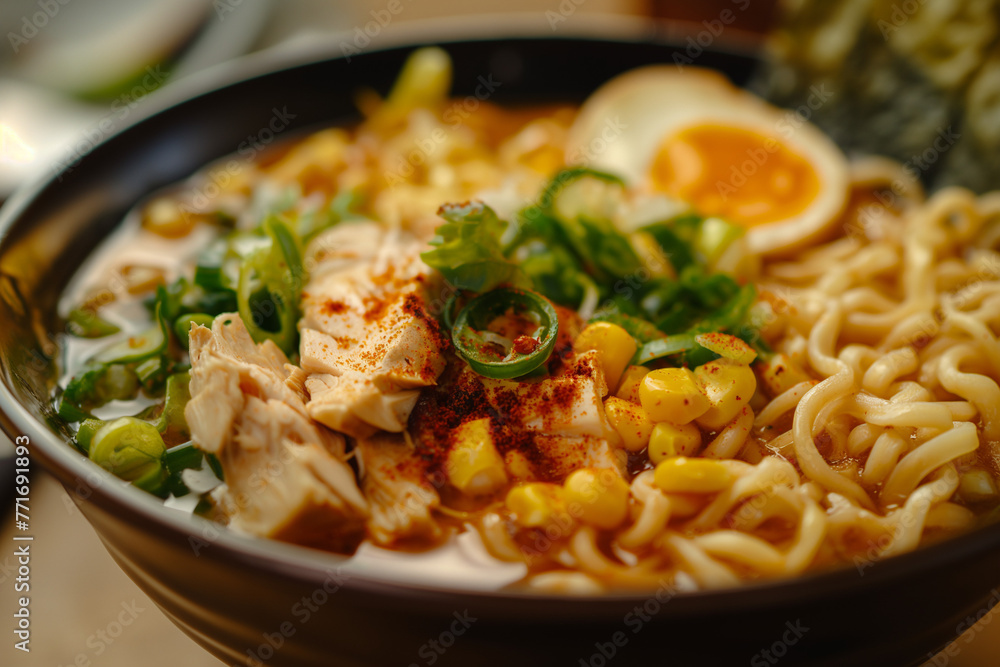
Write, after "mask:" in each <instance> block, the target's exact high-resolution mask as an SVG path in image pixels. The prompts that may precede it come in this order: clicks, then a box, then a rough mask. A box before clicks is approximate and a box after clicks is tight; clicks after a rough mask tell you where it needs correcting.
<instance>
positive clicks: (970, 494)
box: [958, 468, 997, 504]
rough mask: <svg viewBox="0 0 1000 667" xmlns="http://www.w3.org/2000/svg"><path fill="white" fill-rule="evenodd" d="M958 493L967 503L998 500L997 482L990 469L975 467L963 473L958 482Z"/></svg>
mask: <svg viewBox="0 0 1000 667" xmlns="http://www.w3.org/2000/svg"><path fill="white" fill-rule="evenodd" d="M958 495H959V496H961V498H962V500H964V501H965V502H967V503H973V504H974V503H981V502H983V501H987V500H996V497H997V484H996V481H995V480H994V479H993V475H991V474H990V472H989V471H988V470H984V469H982V468H973V469H971V470H968V471H966V472H964V473H962V476H961V477H960V478H959V482H958Z"/></svg>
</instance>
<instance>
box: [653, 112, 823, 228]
mask: <svg viewBox="0 0 1000 667" xmlns="http://www.w3.org/2000/svg"><path fill="white" fill-rule="evenodd" d="M650 176H651V177H652V182H653V186H654V187H655V188H657V189H658V190H661V191H663V192H666V193H667V194H669V195H671V196H674V197H677V198H678V199H682V200H684V201H686V202H689V203H690V204H691V205H692V206H694V208H695V210H697V211H698V212H700V213H701V214H703V215H714V216H719V217H723V218H726V219H727V220H731V221H733V222H736V223H738V224H741V225H743V226H745V227H752V226H754V225H760V224H765V223H768V222H773V221H776V220H784V219H786V218H789V217H792V216H794V215H797V214H799V213H801V212H803V211H804V210H805V209H806V208H807V207H808V206H809V204H810V203H811V202H812V201H813V199H814V198H815V197H816V195H817V193H818V192H819V185H820V183H819V176H818V175H817V174H816V170H815V169H814V168H813V166H812V165H811V164H810V163H809V162H808V161H807V160H806V159H805V158H803V157H802V156H801V155H799V154H798V153H795V152H794V151H792V150H791V149H790V148H788V146H787V145H785V144H784V143H782V142H781V140H780V139H777V138H774V137H767V136H764V135H762V134H758V133H757V132H753V131H751V130H747V129H744V128H738V127H725V126H720V125H715V126H712V125H696V126H693V127H690V128H686V129H684V130H681V131H680V132H677V133H675V134H673V135H671V136H669V137H667V138H666V139H665V140H664V141H663V143H661V144H660V147H659V150H658V151H657V153H656V157H655V158H654V160H653V165H652V167H651V172H650Z"/></svg>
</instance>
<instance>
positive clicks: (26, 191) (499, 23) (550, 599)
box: [0, 14, 1000, 614]
mask: <svg viewBox="0 0 1000 667" xmlns="http://www.w3.org/2000/svg"><path fill="white" fill-rule="evenodd" d="M529 17H530V21H529V20H528V19H529ZM539 23H540V21H539V17H538V15H537V14H525V15H517V14H513V15H511V14H504V15H498V16H485V17H479V18H477V19H475V20H473V19H470V18H468V17H453V18H452V19H447V20H440V19H439V20H434V21H415V22H413V23H412V24H411V25H408V26H406V27H402V28H399V29H397V30H394V31H392V32H391V34H390V33H389V32H388V31H387V34H386V36H385V39H384V40H383V41H381V42H380V44H379V45H378V47H377V48H376V47H373V48H370V49H367V50H366V51H365V53H367V52H380V51H389V50H396V49H406V48H414V47H416V46H420V45H424V44H431V43H436V44H449V43H469V42H483V43H488V42H496V41H502V40H505V39H517V40H526V39H527V40H533V39H534V40H545V41H551V42H558V41H561V40H580V39H584V40H593V41H594V42H595V43H601V42H604V43H608V44H615V43H634V42H647V43H653V44H662V45H663V46H665V47H670V46H673V47H677V46H678V45H679V44H680V43H681V37H682V36H686V35H690V34H691V31H692V29H697V28H698V27H699V26H697V25H695V26H692V25H691V24H688V23H686V22H676V21H650V20H648V19H640V18H637V17H621V16H600V17H589V16H580V17H574V20H573V21H572V22H571V23H572V24H573V25H572V26H567V29H566V30H565V31H564V32H559V33H558V34H553V32H552V31H551V30H546V31H542V30H541V26H539V25H538V24H539ZM459 25H460V26H461V31H460V32H459V31H456V30H455V27H457V26H459ZM457 35H461V36H460V37H459V36H457ZM324 41H325V42H326V43H325V44H311V45H305V46H300V47H299V48H297V49H296V50H294V51H292V52H289V51H285V50H277V51H274V50H272V51H265V52H261V53H258V54H252V55H250V56H246V57H244V58H241V59H239V60H238V61H236V62H232V63H224V64H222V65H218V66H215V67H212V68H210V69H209V70H206V71H204V72H200V73H197V74H193V75H191V76H189V77H186V78H185V79H183V80H181V81H178V82H176V83H174V84H172V85H171V86H170V87H168V88H167V89H166V90H164V91H158V92H156V93H153V94H152V95H151V99H150V100H149V104H146V105H144V107H145V108H144V109H143V111H142V112H141V113H136V114H135V116H133V118H132V119H131V120H130V122H129V123H127V124H126V125H125V126H123V127H122V128H120V129H119V130H117V131H116V132H114V133H113V134H111V135H110V136H108V137H106V138H105V139H104V140H103V141H102V142H101V143H102V144H103V143H107V142H112V141H116V140H118V138H119V137H120V136H121V135H125V134H128V133H129V132H130V131H131V130H132V128H134V127H136V126H138V125H141V124H143V123H145V122H147V121H148V120H149V119H150V118H154V117H156V116H157V115H159V114H161V113H163V112H165V111H166V110H168V109H171V108H173V107H175V106H179V105H181V104H183V103H184V102H186V101H188V100H192V99H195V98H199V97H202V96H206V95H211V94H216V93H219V92H220V91H223V90H225V89H226V88H227V87H229V86H233V85H237V84H240V83H244V82H249V81H251V80H253V79H256V78H258V77H262V76H265V75H268V74H272V73H275V72H279V71H284V70H287V69H292V68H296V67H302V66H307V65H310V64H315V63H318V62H324V61H328V60H335V59H339V58H342V57H343V54H342V53H340V54H338V53H336V50H337V48H338V47H337V46H336V45H335V42H336V39H335V38H330V39H328V40H324ZM753 45H754V39H753V38H752V37H739V36H738V37H737V39H736V41H735V42H734V43H730V44H728V45H713V49H712V50H715V51H722V52H727V53H732V54H737V55H753V54H751V53H750V52H749V50H748V47H751V46H753ZM363 56H364V53H362V54H359V55H358V56H357V57H359V58H363ZM152 98H155V99H152ZM219 157H222V156H219ZM86 160H87V155H84V156H83V157H82V159H81V161H80V164H83V163H85V162H86ZM59 174H60V172H53V173H46V174H44V175H43V176H42V177H40V178H38V179H36V180H35V181H34V182H32V183H30V184H28V185H26V186H24V187H22V188H21V189H19V190H18V191H17V192H15V193H14V194H13V195H12V196H11V197H10V199H8V200H7V202H6V203H5V204H4V205H3V206H2V207H0V248H2V247H3V246H4V245H6V243H7V241H8V239H9V234H10V231H11V229H12V228H13V227H14V226H15V225H16V224H17V223H18V221H19V219H20V217H21V215H22V213H23V212H24V211H25V210H27V209H28V208H29V206H30V204H31V203H32V202H33V201H34V200H35V199H36V198H37V197H38V196H39V195H40V194H41V193H42V192H43V191H45V190H47V189H48V188H49V187H50V186H53V185H54V183H55V181H57V180H58V179H59ZM0 366H2V367H3V370H4V378H3V379H4V381H3V382H0V427H2V428H3V430H4V431H5V432H6V433H7V434H8V436H9V437H10V439H11V440H12V441H15V442H16V439H17V438H18V437H19V436H27V437H28V439H29V441H30V451H31V452H32V453H35V452H40V453H41V458H42V460H43V464H44V467H45V468H46V469H47V471H48V472H50V473H52V474H54V475H55V476H56V477H57V478H58V479H59V481H60V482H61V483H62V484H63V485H64V486H67V487H72V485H73V484H80V483H85V484H87V490H88V491H89V492H90V493H89V494H88V497H87V498H86V499H83V500H81V499H78V498H74V499H75V500H76V501H77V502H93V503H95V504H96V505H97V506H98V507H100V508H102V509H104V510H106V511H115V510H121V509H124V510H126V513H127V514H128V518H129V520H130V521H132V522H137V521H143V522H147V523H148V524H149V526H144V527H143V530H149V529H150V528H151V527H156V528H158V529H160V530H166V531H169V532H170V533H173V534H174V535H176V536H179V537H191V536H195V535H204V534H206V529H208V530H207V532H212V531H213V530H215V531H216V532H218V533H219V534H218V535H217V536H214V537H212V539H211V545H212V549H213V550H217V551H215V554H216V555H215V557H216V558H218V557H219V556H220V555H221V556H223V557H224V558H226V559H230V558H232V559H235V560H236V561H237V562H240V563H241V564H243V565H246V566H248V567H252V568H264V569H267V570H271V571H272V572H275V573H278V574H280V575H283V576H285V577H286V578H289V579H296V580H300V581H306V582H310V583H319V584H321V583H322V582H323V580H324V579H325V578H326V577H327V576H329V573H330V572H331V571H332V570H336V571H338V572H343V570H344V569H347V570H348V571H349V572H350V569H349V565H347V564H348V561H349V559H348V558H346V557H344V556H338V555H336V554H330V553H326V552H321V551H317V550H313V549H309V548H306V547H300V546H297V545H293V544H286V543H282V542H278V541H274V540H266V539H259V538H254V537H249V536H244V535H240V534H237V533H234V532H231V531H229V530H226V529H222V530H219V529H218V525H217V524H215V523H213V522H211V521H209V520H207V519H204V518H201V517H198V516H187V515H183V514H181V513H180V512H175V511H170V510H169V509H166V508H164V507H163V505H162V503H161V502H160V501H159V500H158V499H156V498H154V497H153V496H151V495H149V494H147V493H145V492H143V491H141V490H139V489H136V488H134V487H132V486H131V485H129V484H126V483H123V482H121V481H120V480H118V479H117V478H115V477H114V476H113V475H111V474H110V473H108V472H107V471H105V470H103V469H101V468H99V467H97V466H94V465H93V464H92V463H91V462H90V461H89V460H87V459H86V457H84V456H82V455H81V454H80V453H79V452H77V451H76V450H75V449H74V448H72V447H70V446H68V443H66V442H65V441H64V440H63V439H61V438H60V437H59V436H58V435H57V434H55V433H53V432H52V431H51V430H49V429H48V427H47V426H46V425H45V423H44V422H42V421H40V420H39V419H36V418H35V417H34V416H33V415H31V414H30V413H29V411H28V410H27V408H26V407H24V406H23V405H22V404H21V403H20V402H19V401H18V400H17V399H16V397H15V395H14V393H13V392H12V390H11V388H10V387H9V386H8V379H9V369H8V368H7V366H8V360H7V359H0ZM67 491H68V492H69V493H70V495H71V496H73V492H72V491H71V490H69V489H67ZM984 550H1000V526H995V525H991V526H982V527H978V528H976V529H974V530H972V531H970V532H968V533H966V534H964V535H960V536H956V537H954V538H951V539H948V540H944V541H942V542H940V543H936V544H931V545H927V546H923V547H920V548H919V549H917V550H915V551H912V552H909V553H906V554H901V555H898V556H894V557H892V558H888V559H885V560H884V561H878V560H876V561H873V562H871V563H870V565H871V567H870V571H868V572H865V570H866V569H868V565H869V563H867V562H866V564H865V567H864V568H859V567H855V568H850V567H847V566H846V565H845V566H842V567H839V568H837V569H834V570H829V571H818V572H812V573H807V574H804V575H800V576H797V577H792V578H784V579H774V580H764V581H756V582H749V583H745V584H742V585H740V586H737V587H733V588H723V589H707V590H697V591H692V592H684V593H682V594H679V595H677V596H676V597H674V598H672V601H671V605H670V608H671V610H672V613H679V614H680V613H711V611H712V609H713V608H719V605H725V607H724V608H726V609H729V610H733V609H743V608H746V609H754V608H759V607H761V606H762V605H764V604H777V603H782V602H795V601H798V600H802V599H804V598H810V599H815V598H816V597H817V596H818V595H831V594H832V595H836V594H841V593H843V592H845V591H847V590H849V589H851V588H852V587H853V586H858V585H864V586H867V585H874V584H875V583H876V582H879V583H883V584H885V583H888V582H892V581H897V580H899V579H903V578H910V577H916V576H917V575H919V574H920V573H921V572H925V571H928V570H931V569H934V568H935V567H941V566H944V565H956V564H960V563H961V561H962V560H963V559H964V558H966V557H967V556H969V555H971V554H974V553H979V552H982V551H984ZM345 566H347V567H346V568H345ZM855 570H858V571H857V572H855ZM350 574H351V576H350V577H347V578H346V579H345V580H344V583H343V588H345V589H355V590H356V591H358V592H360V593H367V594H373V595H381V596H383V597H391V598H397V599H422V600H426V601H432V600H451V601H454V600H456V599H457V600H459V601H465V602H469V601H472V600H479V599H490V600H495V601H497V602H500V601H505V602H507V603H510V604H514V605H518V608H519V609H524V610H535V611H534V612H532V613H533V614H534V613H537V614H545V613H547V610H548V609H549V608H551V606H552V605H556V606H558V607H559V608H561V609H577V610H578V611H579V612H580V613H582V614H596V613H601V612H602V611H603V612H609V613H618V612H619V611H620V610H621V608H622V607H623V605H632V604H635V603H637V602H642V601H644V600H647V599H649V597H650V593H651V591H648V590H647V591H620V592H618V591H614V592H609V593H606V594H602V595H598V596H587V597H581V596H575V595H568V594H551V593H537V592H530V591H523V590H510V589H502V590H488V591H484V590H479V589H469V588H450V587H445V586H439V585H425V584H420V583H419V582H415V583H406V582H401V581H396V580H392V579H386V578H380V577H378V576H372V575H371V574H369V573H364V572H350ZM861 582H864V583H861ZM520 603H530V604H528V605H525V604H520Z"/></svg>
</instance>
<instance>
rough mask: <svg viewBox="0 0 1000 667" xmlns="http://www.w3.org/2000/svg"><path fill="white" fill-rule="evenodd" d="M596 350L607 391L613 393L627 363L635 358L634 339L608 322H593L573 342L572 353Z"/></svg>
mask: <svg viewBox="0 0 1000 667" xmlns="http://www.w3.org/2000/svg"><path fill="white" fill-rule="evenodd" d="M587 350H597V351H598V353H599V354H600V355H601V365H602V366H603V367H604V379H605V381H606V382H607V383H608V390H609V391H614V389H615V387H617V386H618V381H619V380H620V379H621V377H622V372H623V371H624V370H625V367H626V366H628V362H629V361H631V360H632V357H633V356H635V350H636V343H635V339H634V338H632V336H631V335H630V334H629V332H627V331H625V329H622V328H621V327H620V326H618V325H617V324H611V323H610V322H594V323H593V324H588V325H587V328H586V329H584V330H583V331H581V332H580V335H579V336H577V337H576V340H575V341H573V351H574V352H586V351H587Z"/></svg>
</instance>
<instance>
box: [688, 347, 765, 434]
mask: <svg viewBox="0 0 1000 667" xmlns="http://www.w3.org/2000/svg"><path fill="white" fill-rule="evenodd" d="M694 376H695V379H697V380H698V384H699V385H700V386H701V389H702V391H704V392H705V395H706V396H708V400H709V402H710V403H711V404H712V406H711V407H710V408H709V409H708V410H706V411H705V413H704V414H702V415H701V416H700V417H698V424H699V425H701V426H702V427H703V428H707V429H709V430H710V431H718V430H719V429H721V428H723V427H724V426H725V425H726V424H728V423H729V422H731V421H732V420H733V419H735V418H736V415H738V414H739V413H740V411H741V410H742V409H743V407H744V406H746V405H748V404H749V402H750V398H751V397H752V396H753V394H754V392H755V391H757V378H756V376H755V375H754V374H753V371H752V370H750V367H749V366H746V365H744V364H738V363H736V362H734V361H730V360H729V359H716V360H715V361H710V362H708V363H707V364H703V365H701V366H699V367H698V368H697V369H696V370H695V372H694Z"/></svg>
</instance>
